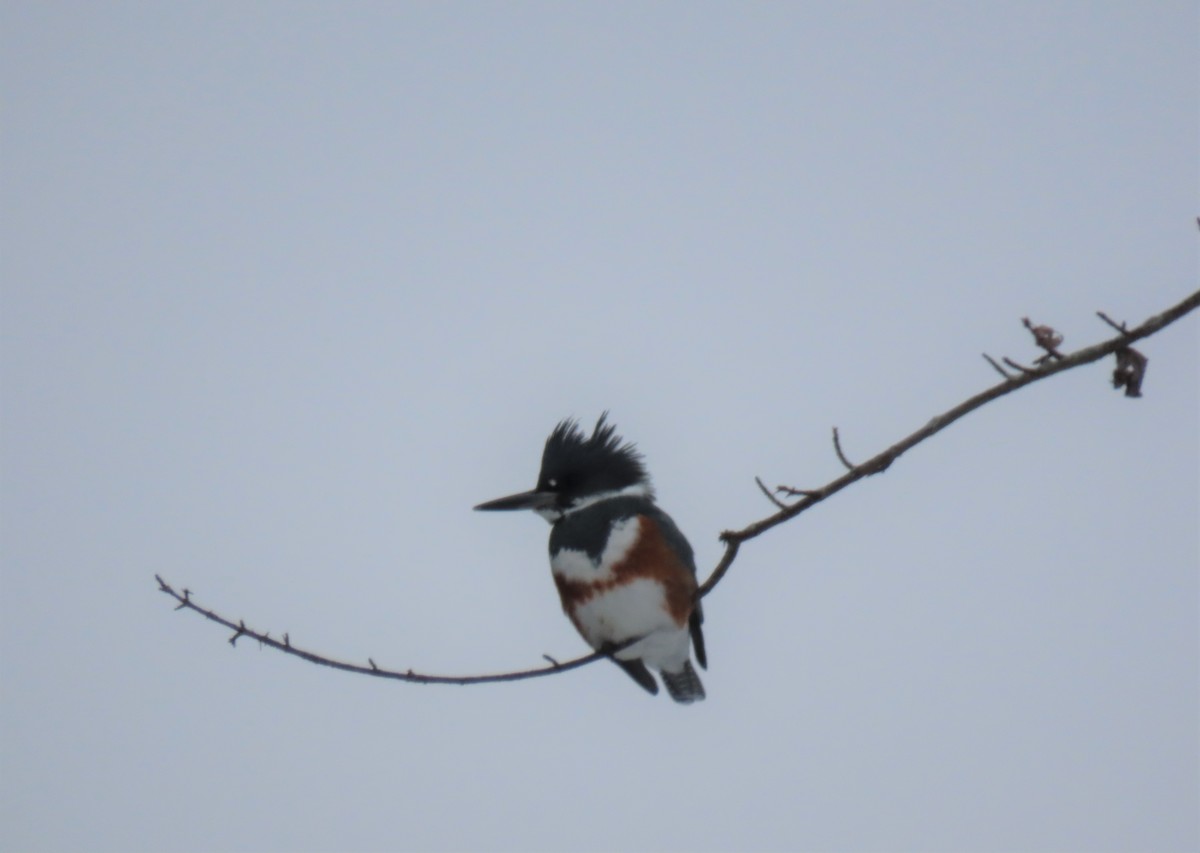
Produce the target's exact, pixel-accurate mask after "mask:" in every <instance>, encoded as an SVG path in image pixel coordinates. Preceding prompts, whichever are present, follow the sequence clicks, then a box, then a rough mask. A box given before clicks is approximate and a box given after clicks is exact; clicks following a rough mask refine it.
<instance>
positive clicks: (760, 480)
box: [754, 477, 787, 509]
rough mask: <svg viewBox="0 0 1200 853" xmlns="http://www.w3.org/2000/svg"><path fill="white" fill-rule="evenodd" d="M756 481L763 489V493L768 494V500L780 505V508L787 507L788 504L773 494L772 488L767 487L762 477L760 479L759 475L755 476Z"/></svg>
mask: <svg viewBox="0 0 1200 853" xmlns="http://www.w3.org/2000/svg"><path fill="white" fill-rule="evenodd" d="M754 482H756V483H758V488H759V489H760V490H761V491H762V493H763V494H764V495H766V496H767V500H769V501H770V502H771V503H773V504H775V506H777V507H779V508H780V509H787V504H785V503H784V502H783V501H781V500H780V499H779V498H777V497H775V496H774V495H773V494H771V490H770V489H768V488H767V487H766V485H765V484H764V483H763V481H762V479H760V478H759V477H755V478H754Z"/></svg>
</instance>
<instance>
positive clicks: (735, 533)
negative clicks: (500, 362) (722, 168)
mask: <svg viewBox="0 0 1200 853" xmlns="http://www.w3.org/2000/svg"><path fill="white" fill-rule="evenodd" d="M1198 224H1200V220H1198ZM1197 306H1200V291H1197V292H1196V293H1193V294H1191V295H1190V296H1188V297H1187V298H1186V299H1184V300H1183V301H1182V302H1180V303H1178V304H1177V305H1174V306H1173V307H1171V308H1168V309H1167V310H1166V311H1163V312H1162V313H1161V314H1157V315H1155V316H1153V317H1151V318H1149V319H1148V320H1146V321H1145V322H1144V323H1142V324H1141V325H1140V326H1138V327H1136V328H1133V329H1126V328H1125V325H1124V324H1121V325H1119V326H1118V325H1117V324H1116V323H1113V322H1112V321H1111V320H1110V319H1109V318H1108V317H1107V316H1105V315H1104V314H1103V313H1100V312H1097V313H1098V314H1099V316H1100V317H1101V319H1103V320H1104V321H1105V322H1107V323H1108V324H1109V325H1110V326H1112V327H1113V328H1115V329H1116V330H1117V331H1118V332H1120V335H1119V336H1118V337H1115V338H1112V339H1109V340H1106V341H1102V342H1101V343H1098V344H1095V345H1093V346H1090V347H1085V348H1084V349H1081V350H1078V351H1077V352H1074V353H1071V354H1069V355H1063V354H1062V353H1060V352H1058V351H1057V347H1058V345H1059V344H1060V343H1061V342H1062V339H1061V336H1059V335H1058V334H1057V333H1056V332H1054V330H1053V329H1050V328H1049V327H1048V326H1033V324H1032V323H1031V322H1030V321H1029V320H1027V319H1026V320H1025V321H1024V322H1025V324H1026V326H1027V327H1028V328H1029V329H1030V331H1031V332H1032V333H1033V335H1034V339H1035V341H1036V342H1037V343H1038V345H1039V346H1041V347H1042V348H1043V349H1045V350H1046V355H1045V356H1044V357H1043V361H1042V363H1041V364H1040V366H1039V367H1038V368H1037V369H1031V368H1028V367H1023V366H1022V365H1019V364H1017V363H1015V362H1013V361H1011V360H1010V359H1007V358H1006V359H1004V362H1005V363H1006V364H1008V365H1009V366H1011V367H1013V368H1015V369H1017V370H1019V371H1020V375H1018V376H1011V375H1009V374H1008V373H1007V372H1006V371H1005V370H1004V369H1003V368H1002V367H1000V365H998V364H997V363H996V362H995V361H994V360H993V359H992V358H991V357H989V356H987V355H986V354H985V355H984V358H986V359H987V360H988V362H989V363H990V364H991V365H992V367H994V368H996V370H997V371H998V372H999V373H1000V374H1002V375H1003V376H1004V381H1003V382H1001V383H1000V384H998V385H993V386H992V387H991V388H988V389H986V390H985V391H981V392H980V393H978V394H976V395H974V396H973V397H970V398H969V399H967V400H964V401H963V402H961V403H959V404H958V405H957V406H954V407H953V408H951V409H949V410H947V411H945V412H943V413H942V414H940V415H937V416H936V417H934V418H932V419H931V420H930V421H929V422H928V423H926V424H925V426H923V427H921V428H920V429H918V430H917V431H916V432H914V433H912V434H911V435H908V436H907V437H905V438H903V439H901V440H900V441H898V442H896V443H895V444H893V445H892V446H891V447H888V448H887V449H885V450H883V451H882V452H880V453H878V454H876V455H875V456H873V457H871V458H870V459H868V460H867V461H866V462H864V463H862V464H860V465H853V464H851V462H850V461H849V460H848V459H847V458H846V456H845V454H844V453H843V452H842V448H841V441H840V437H839V436H838V431H837V428H836V427H835V428H834V430H833V442H834V450H835V451H836V453H837V455H838V459H839V460H840V461H841V462H842V464H843V465H844V466H845V467H846V469H847V470H846V473H845V474H843V475H842V476H841V477H838V478H837V479H835V480H832V481H830V482H829V483H827V484H826V485H825V486H823V487H822V488H820V489H814V490H797V489H791V488H789V487H786V486H780V487H779V491H782V492H786V493H789V494H791V495H793V496H798V497H799V498H800V499H799V500H797V501H796V502H795V503H791V504H785V503H783V502H782V501H779V500H777V499H776V498H775V497H774V496H773V495H771V493H770V492H769V491H768V490H767V487H766V486H765V485H764V484H763V482H762V480H761V479H759V478H757V477H756V478H755V482H756V483H757V484H758V487H759V489H760V490H761V491H762V492H763V493H764V494H765V495H767V497H768V498H769V499H770V500H771V502H772V503H773V504H774V505H775V506H776V507H778V512H776V513H775V514H774V515H770V516H767V517H766V518H763V519H760V520H759V521H756V522H754V523H753V524H749V525H747V526H746V527H743V528H742V529H741V530H726V531H724V532H723V533H722V534H721V536H720V540H721V542H723V543H724V545H725V551H724V553H722V555H721V558H720V560H718V561H717V565H716V566H715V567H714V568H713V570H712V573H711V574H709V576H708V578H707V579H706V580H705V581H704V583H702V584H701V585H700V587H699V589H697V591H696V599H697V600H699V599H701V598H703V597H704V596H706V595H708V594H709V593H711V592H712V591H713V589H714V588H716V586H717V584H718V583H720V582H721V580H722V578H724V577H725V574H726V573H727V572H728V571H729V568H730V567H731V566H732V565H733V562H734V560H735V559H737V555H738V552H739V550H740V549H741V546H742V544H743V543H745V542H748V541H749V540H751V539H754V538H755V537H758V536H761V535H762V534H763V533H766V532H767V531H768V530H770V529H772V528H774V527H777V526H779V525H780V524H783V523H784V522H786V521H790V520H791V519H793V518H795V517H796V516H798V515H799V514H800V513H802V512H804V511H805V510H807V509H809V508H810V507H812V506H814V505H816V504H818V503H820V502H821V501H823V500H825V499H826V498H828V497H830V496H832V495H835V494H837V493H838V492H840V491H841V490H842V489H844V488H846V487H847V486H849V485H851V484H852V483H855V482H857V481H859V480H861V479H863V478H864V477H868V476H870V475H872V474H877V473H879V472H881V471H884V470H886V469H887V468H888V466H890V465H891V464H892V463H893V462H895V461H896V459H898V458H899V457H900V456H901V455H903V454H904V453H905V452H907V451H908V450H910V449H912V448H913V447H915V446H916V445H918V444H920V443H921V442H923V441H925V440H926V439H928V438H930V437H932V436H934V435H936V434H937V433H939V432H941V431H942V430H943V429H945V428H946V427H948V426H950V424H952V423H954V422H955V421H957V420H959V419H960V418H962V417H963V416H964V415H966V414H968V413H970V412H973V411H975V410H976V409H978V408H979V407H980V406H984V405H986V404H987V403H990V402H991V401H993V400H995V399H997V398H999V397H1003V396H1004V395H1006V394H1010V393H1012V392H1013V391H1016V390H1018V389H1020V388H1024V387H1025V386H1026V385H1030V384H1032V383H1034V382H1037V381H1040V380H1042V379H1046V378H1049V377H1050V376H1054V375H1055V374H1057V373H1062V372H1063V371H1065V370H1070V369H1072V368H1075V367H1081V366H1083V365H1085V364H1091V363H1092V362H1095V361H1099V360H1100V359H1102V358H1104V357H1105V356H1108V355H1113V354H1115V355H1116V357H1117V370H1116V371H1115V372H1114V374H1113V383H1114V385H1116V386H1117V387H1124V388H1125V394H1126V396H1130V397H1136V396H1139V395H1140V393H1141V382H1142V379H1143V377H1144V375H1145V370H1146V364H1147V361H1148V360H1147V359H1146V357H1145V356H1143V355H1142V354H1141V353H1139V352H1137V351H1136V350H1134V349H1132V347H1130V346H1129V344H1131V343H1132V342H1133V341H1136V340H1140V339H1141V338H1146V337H1149V336H1150V335H1153V334H1154V333H1156V332H1158V331H1159V330H1161V329H1163V328H1164V327H1166V326H1168V325H1170V324H1171V323H1173V322H1175V321H1176V320H1178V319H1179V318H1180V317H1183V316H1184V315H1185V314H1188V313H1189V312H1191V311H1193V310H1195V309H1196V307H1197ZM154 577H155V580H157V581H158V588H159V590H160V591H161V592H163V593H166V594H167V595H170V596H171V597H172V598H174V599H175V601H176V602H178V603H177V605H176V607H175V609H176V610H194V611H196V612H197V613H199V614H201V615H202V616H204V617H205V618H206V619H208V620H210V621H212V622H216V623H217V624H219V625H223V626H224V627H226V628H229V629H230V630H232V631H234V632H235V633H234V634H233V636H231V637H230V638H229V642H230V643H231V644H236V642H237V640H238V638H240V637H250V638H252V639H255V640H257V641H258V642H259V643H261V644H262V645H265V646H270V647H271V648H273V649H278V650H279V651H281V652H284V653H285V654H290V655H294V656H296V657H299V658H303V659H304V660H306V661H309V662H310V663H315V664H320V665H321V666H328V667H332V668H334V669H340V670H344V671H346V672H355V673H361V674H363V675H373V676H376V677H379V678H391V679H396V680H399V681H409V682H415V683H418V684H485V683H490V682H497V681H521V680H524V679H529V678H538V677H541V676H544V675H552V674H554V673H559V672H566V671H567V670H571V669H576V668H578V667H581V666H585V665H587V664H590V663H592V662H593V661H597V660H600V659H601V658H605V657H610V656H612V655H613V654H615V653H616V652H618V651H620V650H621V649H622V648H625V647H626V646H628V645H630V644H632V643H634V642H637V641H638V640H639V639H640V638H634V639H632V640H629V641H628V642H626V643H622V644H621V645H618V646H614V647H611V648H606V649H605V650H604V651H602V652H593V653H592V654H590V655H584V656H583V657H578V658H575V659H573V660H569V661H566V662H564V663H559V662H558V661H556V660H555V659H554V658H552V657H550V656H549V655H543V658H544V659H545V660H547V661H548V662H549V663H550V665H549V666H545V667H538V668H534V669H525V670H518V671H514V672H502V673H494V674H489V675H462V676H451V675H428V674H425V673H418V672H414V671H413V670H411V669H409V670H405V671H404V672H399V671H395V670H387V669H381V668H379V667H378V666H377V665H376V664H375V661H374V659H372V658H367V665H366V666H362V665H359V664H353V663H347V662H345V661H339V660H334V659H332V658H328V657H325V656H323V655H319V654H316V653H315V652H309V651H305V650H303V649H300V648H297V647H296V646H294V645H292V643H291V639H290V638H289V636H288V635H287V634H284V635H283V641H282V642H280V641H278V640H274V639H271V637H270V635H269V634H266V633H259V632H257V631H255V630H253V629H252V628H247V627H246V624H245V622H243V621H240V620H239V621H238V622H237V623H234V622H232V621H230V620H229V619H226V618H225V617H223V616H220V615H218V614H217V613H215V612H213V611H212V610H208V609H205V608H203V607H200V606H199V605H197V604H196V603H195V602H193V601H192V599H191V592H190V591H189V590H188V589H186V588H185V589H184V590H183V591H182V592H176V590H175V589H174V588H173V587H172V586H171V585H170V584H168V583H167V582H166V581H164V580H163V579H162V578H161V577H160V576H158V575H155V576H154Z"/></svg>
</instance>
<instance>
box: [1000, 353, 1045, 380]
mask: <svg viewBox="0 0 1200 853" xmlns="http://www.w3.org/2000/svg"><path fill="white" fill-rule="evenodd" d="M1004 363H1005V364H1007V365H1008V366H1009V367H1011V368H1013V369H1014V370H1019V371H1021V373H1024V374H1025V375H1026V376H1037V375H1038V371H1037V370H1034V369H1033V368H1032V367H1026V366H1025V365H1023V364H1017V363H1016V362H1015V361H1013V360H1012V359H1011V358H1009V357H1008V356H1004Z"/></svg>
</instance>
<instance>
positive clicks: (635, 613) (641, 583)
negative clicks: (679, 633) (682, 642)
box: [550, 516, 674, 648]
mask: <svg viewBox="0 0 1200 853" xmlns="http://www.w3.org/2000/svg"><path fill="white" fill-rule="evenodd" d="M647 523H648V522H647V521H646V520H645V519H644V518H643V517H642V516H633V517H630V518H626V519H621V520H619V521H616V522H614V523H613V524H612V525H611V526H610V527H609V529H608V535H607V538H606V539H605V541H604V547H603V549H602V550H601V551H600V552H599V553H596V552H595V550H594V549H593V550H592V551H591V552H590V553H589V551H588V550H587V549H585V548H572V547H570V546H571V544H572V543H571V542H570V541H566V542H562V543H559V547H558V548H557V550H555V551H554V552H552V554H551V557H550V570H551V572H552V573H553V575H554V583H555V585H556V586H557V587H558V594H559V597H560V598H561V599H562V605H563V611H564V612H565V613H566V614H567V616H568V617H570V619H571V621H572V622H573V623H574V624H575V627H576V628H577V629H578V631H579V633H580V634H582V635H583V637H584V639H585V640H587V641H588V643H589V644H590V645H591V646H592V647H593V648H599V647H601V646H603V645H604V644H606V643H619V642H622V641H623V640H626V639H629V638H631V637H636V636H642V635H645V634H648V633H650V632H653V631H657V630H661V629H663V628H669V627H673V626H674V620H673V618H672V616H671V614H670V611H669V608H668V607H667V606H666V589H665V587H664V585H663V583H662V582H661V580H660V579H659V578H657V577H655V571H654V568H653V567H652V566H650V565H649V564H648V563H647V560H646V557H647V554H646V553H645V547H644V534H645V530H644V526H645V525H646V524H647Z"/></svg>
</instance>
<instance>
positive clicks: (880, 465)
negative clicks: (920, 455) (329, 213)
mask: <svg viewBox="0 0 1200 853" xmlns="http://www.w3.org/2000/svg"><path fill="white" fill-rule="evenodd" d="M1197 306H1200V291H1196V292H1195V293H1193V294H1192V295H1190V296H1188V297H1187V298H1186V299H1184V300H1183V301H1182V302H1180V303H1178V304H1177V305H1174V306H1172V307H1170V308H1168V309H1167V310H1166V311H1163V312H1162V313H1161V314H1156V315H1155V316H1153V317H1151V318H1149V319H1148V320H1146V321H1145V322H1144V323H1142V325H1140V326H1138V327H1137V328H1135V329H1129V330H1124V331H1122V333H1121V335H1120V336H1119V337H1116V338H1110V339H1109V340H1107V341H1101V342H1100V343H1098V344H1094V345H1093V346H1090V347H1085V348H1083V349H1081V350H1078V351H1077V352H1073V353H1071V354H1070V355H1066V356H1063V357H1062V358H1060V359H1058V360H1057V361H1054V362H1052V363H1047V364H1045V365H1043V366H1042V367H1041V368H1040V369H1038V370H1030V369H1029V368H1025V367H1021V366H1020V365H1018V364H1015V363H1013V362H1010V361H1009V360H1008V359H1005V362H1006V363H1009V364H1012V366H1014V367H1018V368H1020V369H1021V370H1022V371H1023V373H1022V374H1021V375H1020V376H1016V377H1012V378H1010V379H1007V380H1006V381H1004V382H1001V383H1000V384H999V385H993V386H992V387H991V388H988V389H987V390H986V391H981V392H980V393H978V394H976V395H975V396H973V397H970V398H969V399H967V400H964V401H963V402H961V403H959V404H958V405H957V406H955V407H954V408H952V409H949V410H948V411H946V412H943V413H942V414H940V415H938V416H936V417H934V418H933V419H932V420H930V421H929V423H927V424H925V426H923V427H921V429H919V430H917V431H916V432H914V433H912V434H911V435H909V436H908V437H906V438H903V439H901V440H900V441H898V442H896V443H895V444H893V445H892V446H891V447H889V448H887V449H886V450H884V451H883V452H882V453H879V454H877V455H876V456H874V457H872V458H871V459H869V460H867V461H866V462H864V463H863V464H862V465H859V466H858V467H856V468H853V469H852V470H850V471H848V472H847V473H845V474H843V475H842V476H841V477H839V478H838V479H836V480H833V481H832V482H830V483H828V484H827V485H826V486H825V487H824V488H822V489H819V490H817V492H816V493H815V494H813V495H810V496H808V497H805V498H802V499H801V500H798V501H796V502H795V503H794V504H791V505H790V506H788V508H787V509H785V510H780V511H779V512H777V513H775V514H774V515H771V516H768V517H767V518H764V519H762V520H760V521H756V522H754V523H753V524H750V525H747V526H746V527H744V528H742V529H741V530H726V531H725V532H724V533H722V534H721V541H722V542H724V543H725V553H724V554H722V555H721V559H720V561H719V562H718V563H717V566H716V568H715V569H713V572H712V574H711V575H709V577H708V580H706V581H705V582H704V583H703V584H701V585H700V589H699V590H697V592H696V597H697V598H703V597H704V596H706V595H708V594H709V593H710V592H712V591H713V588H714V587H716V585H717V584H718V583H720V581H721V578H723V577H724V576H725V573H726V572H727V571H729V567H730V566H731V565H732V564H733V561H734V559H735V558H736V557H737V553H738V549H739V548H740V547H741V545H742V543H743V542H747V541H749V540H750V539H753V538H755V537H756V536H761V535H762V534H764V533H766V532H767V531H768V530H770V529H771V528H773V527H777V526H778V525H780V524H783V523H784V522H785V521H790V520H791V519H793V518H795V517H796V516H798V515H799V514H800V513H802V512H804V511H805V510H806V509H808V508H810V507H812V506H814V505H815V504H817V503H819V502H821V501H823V500H825V499H826V498H828V497H830V496H831V495H834V494H837V493H838V492H840V491H841V490H842V489H844V488H846V487H847V486H849V485H850V484H851V483H854V482H857V481H858V480H861V479H862V478H863V477H866V476H868V475H869V474H873V473H876V472H877V471H882V470H884V469H886V468H887V467H888V466H889V465H891V464H892V463H893V462H895V461H896V459H898V458H899V457H900V456H901V455H902V454H903V453H905V452H906V451H908V450H910V449H911V448H913V447H916V446H917V445H918V444H920V443H921V442H922V441H925V440H926V439H927V438H930V437H931V436H933V435H936V434H937V433H939V432H941V431H942V430H944V429H945V428H946V427H948V426H950V424H952V423H954V422H955V421H957V420H958V419H959V418H961V417H963V416H964V415H967V414H969V413H971V412H973V411H975V410H976V409H978V408H979V407H980V406H983V405H986V404H987V403H990V402H991V401H992V400H995V399H997V398H999V397H1003V396H1004V395H1005V394H1011V393H1012V392H1013V391H1016V390H1018V389H1019V388H1024V387H1025V386H1026V385H1031V384H1032V383H1034V382H1037V381H1039V380H1042V379H1046V378H1048V377H1051V376H1054V375H1055V374H1058V373H1062V372H1063V371H1064V370H1070V369H1072V368H1075V367H1081V366H1083V365H1085V364H1091V363H1092V362H1095V361H1099V360H1100V359H1102V358H1104V357H1105V356H1106V355H1112V354H1114V353H1117V352H1118V351H1120V350H1127V349H1128V348H1129V346H1128V345H1129V344H1130V343H1131V342H1133V341H1136V340H1140V339H1141V338H1146V337H1149V336H1150V335H1153V334H1154V333H1155V332H1157V331H1159V330H1160V329H1162V328H1164V327H1166V326H1169V325H1170V324H1171V323H1174V322H1175V321H1176V320H1178V319H1179V318H1180V317H1182V316H1184V315H1185V314H1188V313H1189V312H1191V311H1194V310H1195V309H1196V307H1197ZM1126 393H1127V394H1128V393H1129V392H1128V388H1127V389H1126ZM844 461H845V460H843V462H844Z"/></svg>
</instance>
